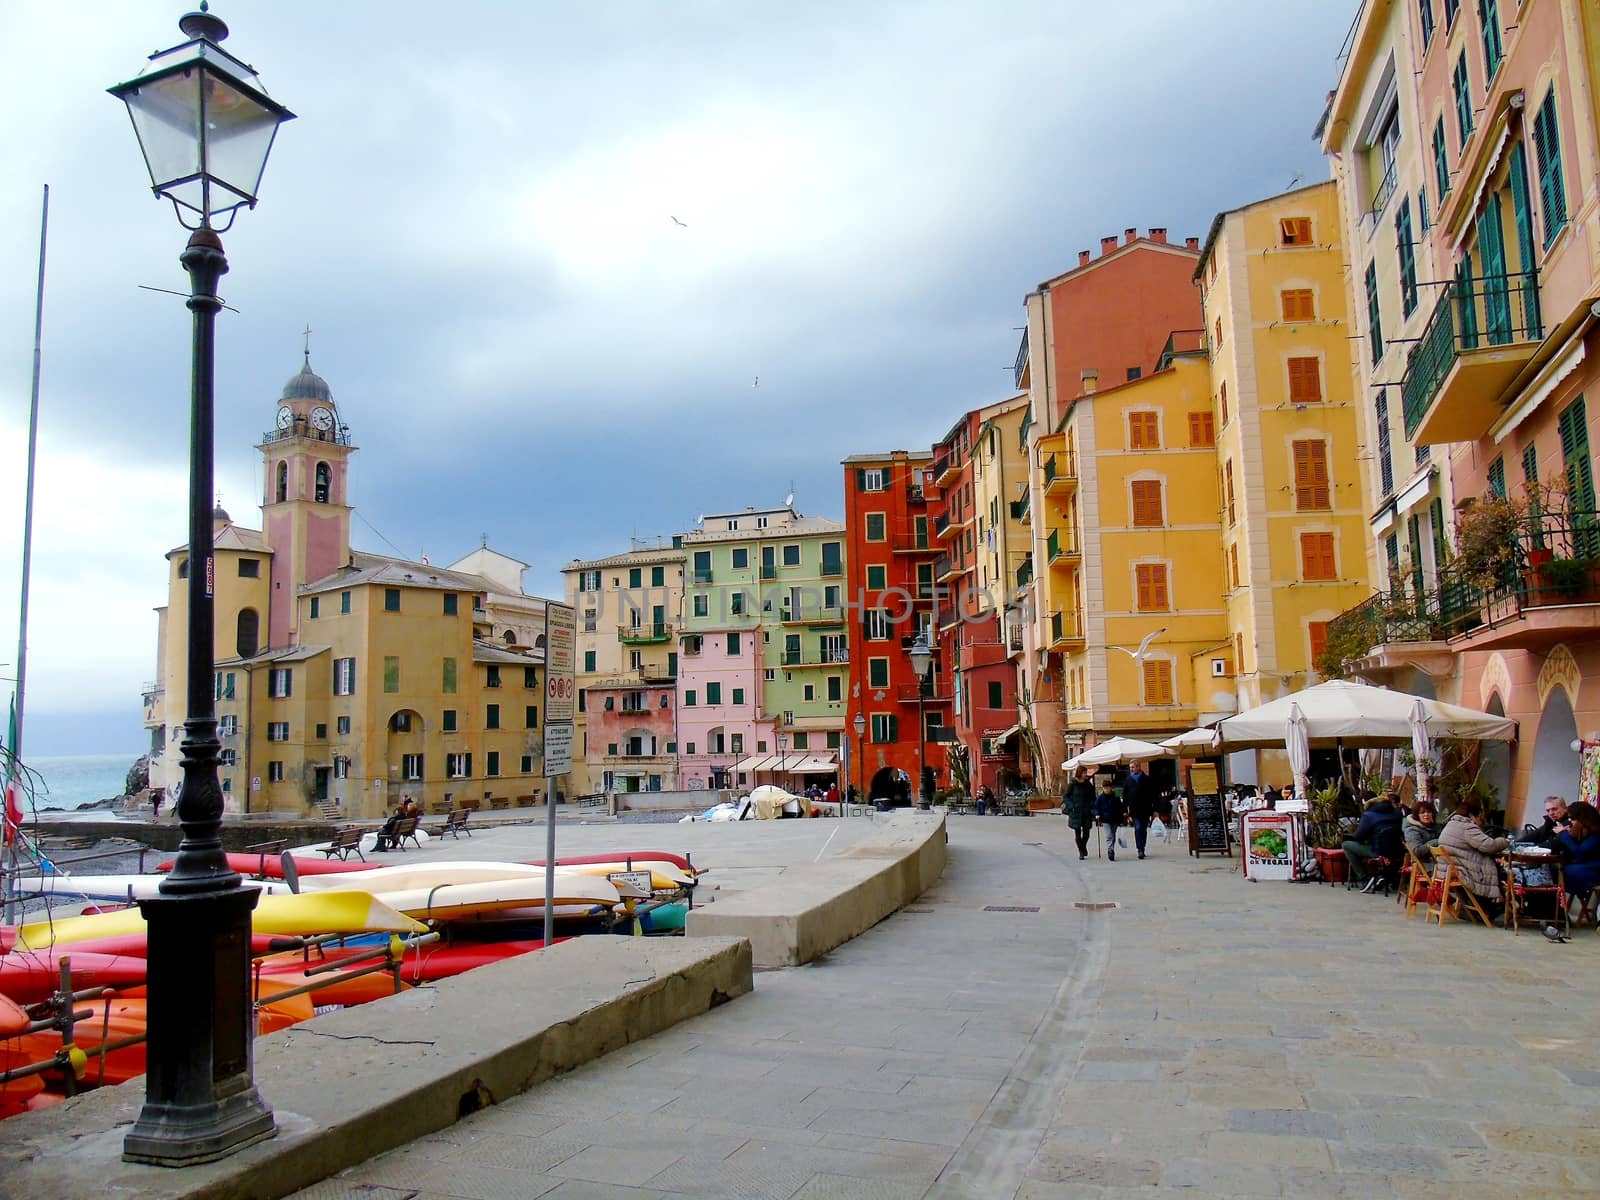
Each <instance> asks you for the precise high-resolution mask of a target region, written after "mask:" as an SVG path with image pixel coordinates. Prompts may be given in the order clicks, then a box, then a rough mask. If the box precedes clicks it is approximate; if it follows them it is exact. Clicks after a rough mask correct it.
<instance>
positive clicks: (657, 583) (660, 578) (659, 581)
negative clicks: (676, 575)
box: [650, 567, 667, 587]
mask: <svg viewBox="0 0 1600 1200" xmlns="http://www.w3.org/2000/svg"><path fill="white" fill-rule="evenodd" d="M666 582H667V569H666V568H665V567H651V568H650V586H651V587H663V586H665V584H666Z"/></svg>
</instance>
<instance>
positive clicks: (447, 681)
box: [384, 658, 456, 696]
mask: <svg viewBox="0 0 1600 1200" xmlns="http://www.w3.org/2000/svg"><path fill="white" fill-rule="evenodd" d="M384 661H385V662H386V663H387V662H388V661H389V660H388V659H385V660H384ZM442 686H443V690H444V693H445V695H447V696H451V695H454V694H455V690H456V660H455V659H453V658H447V659H445V660H444V682H443V685H442ZM384 690H385V691H388V690H389V689H388V688H387V687H385V688H384Z"/></svg>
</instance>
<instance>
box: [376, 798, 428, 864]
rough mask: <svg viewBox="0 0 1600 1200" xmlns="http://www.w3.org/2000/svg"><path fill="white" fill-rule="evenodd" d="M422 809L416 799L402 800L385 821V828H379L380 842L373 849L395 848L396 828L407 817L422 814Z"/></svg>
mask: <svg viewBox="0 0 1600 1200" xmlns="http://www.w3.org/2000/svg"><path fill="white" fill-rule="evenodd" d="M421 811H422V809H421V807H420V806H419V805H418V804H417V802H416V801H415V800H402V801H400V803H399V804H397V805H396V806H395V810H394V812H393V813H391V814H390V815H389V819H388V820H387V821H385V822H384V823H383V828H382V829H380V830H378V844H377V845H376V846H374V847H373V850H374V851H375V852H376V851H379V850H393V849H394V848H395V837H394V831H395V828H396V827H397V826H398V825H399V824H400V822H401V821H403V820H405V819H406V818H407V817H415V816H417V815H418V814H420V813H421Z"/></svg>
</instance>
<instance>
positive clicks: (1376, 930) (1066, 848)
mask: <svg viewBox="0 0 1600 1200" xmlns="http://www.w3.org/2000/svg"><path fill="white" fill-rule="evenodd" d="M808 824H811V823H808ZM950 838H951V846H950V850H951V853H950V865H949V868H948V869H947V872H946V874H945V877H944V879H943V880H942V881H941V882H940V884H939V885H938V886H937V887H935V888H934V889H932V890H931V891H929V892H928V893H927V894H926V895H924V896H923V897H922V898H921V899H920V900H919V901H918V902H917V903H916V904H915V905H913V906H912V907H910V908H907V909H905V910H902V911H901V912H900V913H898V914H896V915H895V916H893V917H891V918H890V919H888V920H887V921H884V922H883V923H882V924H880V925H878V926H877V927H876V928H874V929H872V930H870V931H869V932H868V933H866V934H864V935H862V936H861V937H859V938H857V939H856V940H854V941H853V942H850V943H848V944H846V945H844V946H842V947H840V948H839V949H837V950H835V951H834V952H833V953H832V954H830V955H829V956H827V957H826V958H825V959H823V960H821V961H819V962H817V963H814V964H812V965H810V966H806V967H800V968H795V969H790V970H784V971H774V972H766V973H762V974H759V975H758V976H757V978H756V990H755V992H754V993H753V994H752V995H749V996H746V997H743V998H741V999H739V1000H737V1001H735V1002H733V1003H731V1004H728V1005H725V1006H723V1007H721V1008H718V1009H716V1010H714V1011H712V1012H710V1013H708V1014H706V1015H705V1016H703V1017H699V1018H696V1019H695V1020H692V1021H689V1022H687V1023H685V1024H683V1025H680V1026H678V1027H676V1028H674V1029H672V1030H671V1031H669V1032H667V1033H664V1034H661V1035H658V1036H656V1037H654V1038H651V1039H649V1040H648V1041H645V1042H641V1043H638V1044H636V1045H634V1046H630V1047H628V1048H627V1049H625V1050H621V1051H618V1052H616V1053H614V1054H611V1055H609V1056H607V1057H605V1058H603V1059H600V1060H598V1061H596V1062H594V1063H592V1064H590V1065H589V1066H587V1067H585V1068H582V1069H580V1070H578V1071H574V1072H573V1073H572V1074H570V1075H567V1076H564V1077H562V1078H560V1079H557V1080H553V1081H551V1082H549V1083H547V1084H544V1085H542V1086H540V1087H538V1088H536V1089H534V1090H532V1091H530V1092H528V1093H527V1094H525V1095H524V1096H522V1097H519V1098H517V1099H515V1100H512V1101H509V1102H507V1103H505V1104H503V1105H500V1106H497V1107H495V1108H492V1109H489V1110H487V1111H485V1112H482V1113H479V1114H477V1115H475V1116H472V1117H469V1118H467V1119H466V1120H464V1121H461V1122H460V1123H458V1124H456V1125H455V1126H453V1127H451V1128H450V1129H448V1130H445V1131H443V1132H441V1133H439V1134H436V1135H434V1136H431V1137H428V1138H425V1139H423V1140H421V1141H418V1142H415V1143H412V1144H410V1145H408V1146H405V1147H403V1148H401V1149H399V1150H396V1151H394V1152H392V1153H389V1154H386V1155H383V1156H381V1157H378V1158H375V1159H372V1160H370V1161H368V1162H366V1163H364V1164H362V1165H361V1166H359V1167H356V1168H353V1169H352V1170H350V1171H347V1172H344V1173H343V1174H342V1175H341V1176H338V1177H336V1178H335V1179H332V1180H328V1181H326V1182H325V1183H322V1184H320V1185H318V1186H316V1187H314V1188H310V1189H308V1190H306V1191H304V1192H301V1193H300V1194H299V1195H300V1197H301V1200H333V1198H335V1197H339V1198H344V1197H353V1196H361V1197H365V1198H367V1200H401V1198H402V1197H406V1196H416V1197H418V1198H419V1200H436V1198H443V1197H459V1198H465V1200H498V1198H501V1197H505V1198H511V1197H516V1198H519V1200H520V1198H522V1197H536V1196H542V1197H547V1198H548V1200H602V1198H610V1200H646V1198H651V1197H654V1198H658V1200H660V1198H671V1197H733V1198H739V1200H745V1198H767V1197H770V1198H772V1200H919V1198H922V1197H928V1198H936V1197H937V1198H956V1197H980V1198H984V1200H988V1198H1011V1197H1017V1198H1019V1200H1021V1198H1026V1200H1049V1198H1054V1197H1074V1198H1078V1197H1091V1198H1092V1197H1107V1198H1110V1197H1159V1196H1176V1195H1180V1194H1181V1195H1185V1196H1230V1197H1235V1196H1242V1197H1270V1196H1295V1197H1351V1198H1356V1197H1374V1198H1378V1197H1402V1198H1408V1200H1446V1198H1447V1197H1448V1198H1451V1200H1453V1198H1455V1197H1463V1196H1477V1195H1483V1196H1489V1195H1493V1196H1496V1197H1506V1196H1540V1197H1568V1196H1570V1197H1577V1196H1585V1197H1592V1196H1595V1195H1596V1194H1600V1017H1597V1016H1596V1015H1595V1014H1596V1004H1595V1001H1596V998H1597V997H1600V935H1596V933H1594V932H1593V931H1591V930H1585V931H1582V932H1581V933H1580V934H1579V935H1578V936H1577V938H1576V940H1574V941H1573V942H1572V943H1571V944H1569V945H1552V944H1550V943H1548V942H1546V941H1545V940H1544V938H1543V937H1541V936H1540V935H1539V934H1538V933H1537V932H1534V933H1532V934H1531V935H1530V934H1528V933H1524V934H1522V935H1521V936H1520V937H1513V936H1512V935H1511V934H1510V933H1507V932H1504V931H1500V930H1495V931H1488V930H1484V929H1481V928H1474V927H1468V926H1465V925H1452V926H1447V927H1446V928H1444V929H1443V930H1440V929H1438V928H1436V927H1434V926H1428V927H1424V926H1423V924H1422V920H1421V917H1420V916H1419V917H1415V918H1413V919H1412V920H1410V921H1407V920H1405V919H1404V917H1403V915H1402V913H1401V911H1400V909H1399V908H1398V907H1397V906H1396V905H1395V903H1394V902H1393V900H1392V899H1386V898H1382V897H1370V896H1363V895H1360V894H1359V893H1356V892H1346V891H1344V890H1343V889H1342V888H1331V887H1327V886H1323V885H1295V884H1264V883H1263V884H1252V883H1247V882H1245V881H1244V880H1242V879H1241V878H1240V877H1239V875H1238V873H1237V872H1238V860H1237V858H1234V859H1232V860H1224V859H1220V858H1216V857H1208V858H1205V859H1201V860H1196V859H1192V858H1189V857H1188V856H1187V855H1186V854H1185V853H1184V852H1183V850H1182V849H1181V848H1180V847H1179V844H1178V842H1177V840H1176V838H1175V839H1174V841H1173V842H1172V843H1171V844H1170V845H1169V844H1167V843H1163V842H1156V843H1153V850H1152V854H1151V857H1150V858H1149V859H1147V860H1146V861H1143V862H1140V861H1138V860H1136V859H1134V858H1133V856H1132V854H1131V852H1130V853H1129V854H1128V855H1119V857H1118V861H1117V862H1115V863H1108V862H1105V861H1103V860H1100V859H1096V858H1091V859H1090V861H1089V862H1087V863H1083V864H1080V863H1079V862H1078V861H1077V856H1076V853H1075V852H1074V851H1073V850H1072V848H1071V842H1070V837H1069V833H1068V830H1067V829H1066V827H1065V824H1064V822H1063V821H1062V820H1061V819H1060V818H1059V817H1057V816H1055V815H1053V814H1051V815H1046V816H1039V817H1033V818H1026V819H1024V818H998V817H986V818H985V817H965V818H954V819H952V820H951V822H950ZM1107 901H1109V902H1114V903H1115V904H1116V905H1117V907H1116V908H1114V909H1110V910H1086V909H1083V908H1080V907H1078V905H1080V904H1088V903H1096V902H1107ZM1030 908H1037V910H1038V911H1004V910H1006V909H1024V910H1026V909H1030Z"/></svg>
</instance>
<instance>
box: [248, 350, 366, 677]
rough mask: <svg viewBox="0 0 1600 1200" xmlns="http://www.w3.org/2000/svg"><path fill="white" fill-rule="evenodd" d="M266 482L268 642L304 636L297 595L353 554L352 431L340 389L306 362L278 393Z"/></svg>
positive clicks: (266, 445) (265, 442) (264, 455)
mask: <svg viewBox="0 0 1600 1200" xmlns="http://www.w3.org/2000/svg"><path fill="white" fill-rule="evenodd" d="M256 449H258V450H259V451H261V459H262V468H263V470H262V475H263V479H264V484H263V488H262V495H261V532H262V536H263V537H264V538H265V540H266V543H267V545H268V546H269V547H271V549H272V552H273V553H272V596H271V601H270V604H269V607H268V617H267V630H266V633H267V636H266V638H265V639H263V644H264V645H267V646H289V645H294V644H296V643H297V642H299V640H300V631H299V630H298V629H297V628H296V624H297V617H296V606H295V594H296V591H297V589H299V588H300V587H301V586H302V585H303V584H306V583H310V582H311V581H313V580H317V579H321V578H323V577H324V576H326V575H331V574H332V573H333V572H334V571H336V570H338V569H339V568H340V567H341V566H343V565H344V564H345V563H346V562H348V561H349V558H350V503H349V499H350V497H349V491H348V489H349V483H350V455H351V454H352V453H353V452H354V451H355V447H354V446H352V445H351V444H350V430H349V427H348V426H346V425H345V424H344V423H343V422H342V421H340V419H339V410H338V409H337V408H335V407H334V403H333V391H332V389H330V388H329V387H328V384H327V381H326V380H324V379H323V378H322V376H320V375H318V374H317V373H316V372H315V371H313V370H312V369H311V349H310V346H309V345H308V346H307V348H306V351H305V362H304V364H303V365H302V366H301V368H300V372H299V374H297V375H295V376H294V377H293V378H292V379H290V380H289V382H288V383H286V384H284V385H283V393H282V394H281V395H280V396H279V397H278V407H277V412H276V413H275V414H274V416H273V425H272V428H271V429H269V430H268V431H267V432H266V434H264V435H263V437H262V439H261V444H260V445H259V446H257V447H256Z"/></svg>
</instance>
